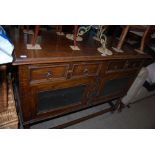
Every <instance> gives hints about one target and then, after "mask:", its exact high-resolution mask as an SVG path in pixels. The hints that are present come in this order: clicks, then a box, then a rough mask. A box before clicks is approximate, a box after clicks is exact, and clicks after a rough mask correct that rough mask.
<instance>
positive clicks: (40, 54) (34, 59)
mask: <svg viewBox="0 0 155 155" xmlns="http://www.w3.org/2000/svg"><path fill="white" fill-rule="evenodd" d="M27 35H28V34H27ZM11 36H12V37H11V38H12V40H13V43H14V45H15V47H16V49H15V51H14V62H13V65H15V66H18V79H16V86H17V87H16V88H17V91H16V94H17V96H18V97H19V111H20V116H21V121H22V124H23V125H24V127H25V128H28V127H29V125H31V124H33V123H37V122H39V121H43V120H46V119H49V118H50V119H51V118H55V117H59V116H62V115H65V114H68V113H72V112H75V111H78V110H82V109H85V108H89V107H92V106H95V105H98V104H103V103H105V102H107V101H112V100H114V99H120V98H121V97H122V96H124V95H125V94H126V92H127V90H128V88H129V87H130V85H131V84H132V82H133V80H134V79H135V77H136V76H137V73H138V71H139V70H140V68H141V67H142V66H143V65H145V63H146V62H150V60H151V57H150V56H148V55H145V56H144V55H141V54H137V53H135V52H134V51H133V50H131V49H129V48H127V49H128V51H127V52H126V53H123V54H118V53H116V52H114V51H113V49H110V50H112V51H113V53H114V54H113V55H112V56H107V57H102V56H101V54H100V53H99V52H98V51H97V48H98V47H99V46H100V44H99V42H97V41H95V40H93V39H92V36H91V34H87V35H85V36H84V37H83V41H82V42H80V43H77V44H78V46H79V47H80V49H81V50H80V51H73V50H71V49H70V47H69V46H70V44H71V43H72V41H71V40H68V39H66V38H65V36H57V35H56V34H55V32H54V33H53V32H42V43H41V46H42V49H41V50H27V49H26V42H24V37H23V35H22V34H21V36H20V37H19V39H18V40H17V39H14V36H15V34H14V32H12V35H11ZM18 97H17V98H18ZM110 103H111V105H112V108H111V109H109V110H114V109H115V108H116V106H117V104H116V105H115V106H113V103H112V102H110Z"/></svg>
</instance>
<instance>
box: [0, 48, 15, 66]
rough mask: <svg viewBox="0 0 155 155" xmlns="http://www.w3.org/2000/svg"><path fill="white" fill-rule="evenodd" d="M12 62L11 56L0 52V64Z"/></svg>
mask: <svg viewBox="0 0 155 155" xmlns="http://www.w3.org/2000/svg"><path fill="white" fill-rule="evenodd" d="M12 60H13V57H12V56H11V55H10V56H9V55H8V54H5V53H4V52H3V51H1V50H0V64H5V63H10V62H12Z"/></svg>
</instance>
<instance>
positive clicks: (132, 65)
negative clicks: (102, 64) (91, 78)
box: [106, 60, 142, 73]
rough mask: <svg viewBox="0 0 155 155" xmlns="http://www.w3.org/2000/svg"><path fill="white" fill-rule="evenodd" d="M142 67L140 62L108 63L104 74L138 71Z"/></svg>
mask: <svg viewBox="0 0 155 155" xmlns="http://www.w3.org/2000/svg"><path fill="white" fill-rule="evenodd" d="M141 65H142V60H123V61H112V62H109V65H108V67H107V70H106V73H112V72H119V71H120V72H122V71H123V72H124V71H128V70H131V69H138V68H139V67H141Z"/></svg>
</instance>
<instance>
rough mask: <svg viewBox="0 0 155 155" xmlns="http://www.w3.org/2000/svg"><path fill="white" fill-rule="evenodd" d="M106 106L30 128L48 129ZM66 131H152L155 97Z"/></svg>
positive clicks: (154, 124) (154, 123)
mask: <svg viewBox="0 0 155 155" xmlns="http://www.w3.org/2000/svg"><path fill="white" fill-rule="evenodd" d="M107 106H108V104H104V105H101V106H97V107H95V108H92V109H89V110H86V111H82V112H78V113H75V114H72V115H68V116H65V117H61V118H59V119H55V120H53V121H46V122H44V123H40V124H37V125H34V126H32V127H31V128H42V129H44V128H49V127H52V126H55V125H58V124H61V123H62V122H67V121H70V120H74V119H76V118H80V117H81V116H85V115H86V114H90V113H92V112H95V111H98V110H101V109H103V108H105V107H107ZM67 128H68V129H154V128H155V95H154V96H151V97H148V98H145V99H143V100H141V101H138V102H136V103H134V104H132V105H131V107H130V108H125V109H123V111H122V112H120V113H119V112H117V111H116V112H114V113H113V114H112V113H110V112H109V113H106V114H103V115H100V116H98V117H95V118H92V119H89V120H87V121H84V122H81V123H78V124H76V125H72V126H70V127H67Z"/></svg>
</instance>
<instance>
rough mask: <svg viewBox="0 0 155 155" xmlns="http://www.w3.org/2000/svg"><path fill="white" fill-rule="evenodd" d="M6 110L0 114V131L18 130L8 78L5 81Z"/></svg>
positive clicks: (10, 81)
mask: <svg viewBox="0 0 155 155" xmlns="http://www.w3.org/2000/svg"><path fill="white" fill-rule="evenodd" d="M7 86H8V93H7V98H8V100H7V108H5V110H3V111H2V112H0V129H18V116H17V112H16V105H15V99H14V93H13V87H12V80H11V78H10V76H9V78H8V79H7Z"/></svg>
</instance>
